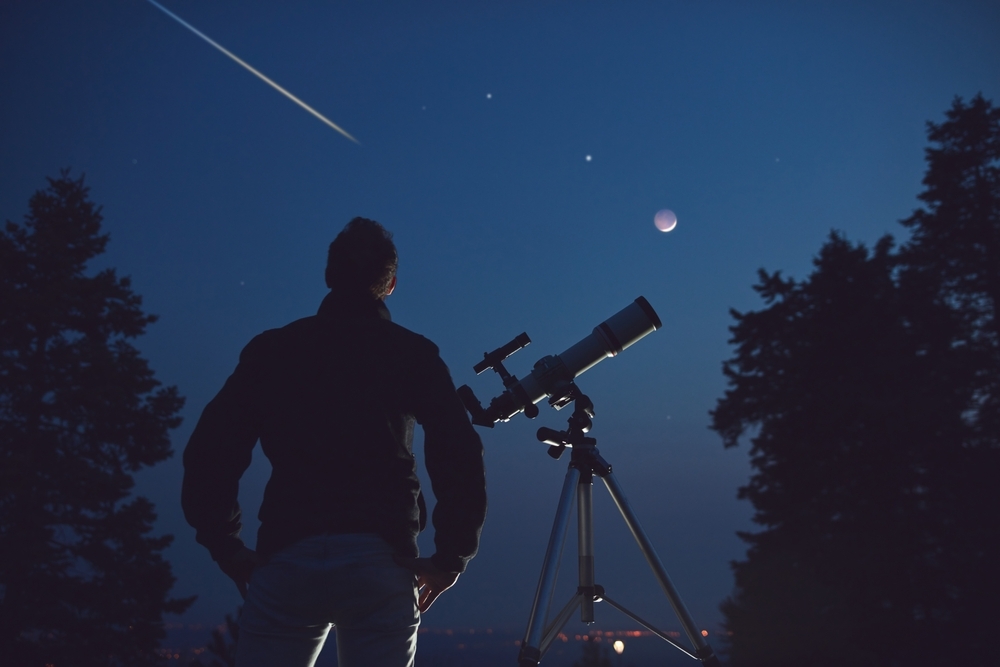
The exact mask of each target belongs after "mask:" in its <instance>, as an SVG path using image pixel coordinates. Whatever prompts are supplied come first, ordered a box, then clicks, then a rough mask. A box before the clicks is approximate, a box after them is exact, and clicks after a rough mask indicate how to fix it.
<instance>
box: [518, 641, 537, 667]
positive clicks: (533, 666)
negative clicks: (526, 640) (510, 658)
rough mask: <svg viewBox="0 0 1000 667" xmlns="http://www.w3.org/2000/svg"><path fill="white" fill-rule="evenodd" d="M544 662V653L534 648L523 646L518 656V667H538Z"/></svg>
mask: <svg viewBox="0 0 1000 667" xmlns="http://www.w3.org/2000/svg"><path fill="white" fill-rule="evenodd" d="M541 660H542V652H541V651H539V650H538V649H537V648H535V647H533V646H522V647H521V652H520V654H519V655H518V656H517V667H538V663H539V662H541Z"/></svg>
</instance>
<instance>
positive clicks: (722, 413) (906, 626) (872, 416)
mask: <svg viewBox="0 0 1000 667" xmlns="http://www.w3.org/2000/svg"><path fill="white" fill-rule="evenodd" d="M929 129H930V131H929V137H930V139H931V142H932V143H933V144H935V146H933V147H932V148H930V149H929V150H928V163H929V168H928V172H927V177H926V178H925V181H924V183H925V185H926V186H927V189H926V190H925V191H924V193H923V194H921V195H920V198H921V200H922V201H923V202H924V203H925V204H926V205H927V208H926V209H922V210H920V211H918V212H917V213H915V214H914V215H913V216H912V217H911V218H909V219H907V220H906V221H904V225H906V226H907V227H909V228H910V229H911V230H913V236H912V239H911V240H910V241H909V242H908V243H906V244H904V246H903V247H902V249H901V250H900V251H898V252H897V251H895V250H894V249H893V242H892V240H891V239H889V238H888V237H887V238H884V239H882V240H881V241H880V242H879V243H878V244H876V246H875V248H874V249H873V250H872V251H869V250H867V249H866V248H864V247H863V246H861V245H854V244H851V243H849V242H848V241H846V240H845V239H844V238H843V237H842V236H840V235H837V234H834V235H832V236H831V238H830V240H829V241H828V242H827V243H826V244H825V245H824V246H823V248H822V249H821V251H820V253H819V255H818V257H817V259H816V261H815V267H816V268H815V271H814V272H813V273H812V274H811V275H810V276H809V277H808V278H807V279H806V280H804V281H801V282H797V281H794V280H789V279H785V278H783V277H782V276H781V275H780V273H774V274H771V273H767V272H763V271H762V272H761V274H760V281H759V283H758V285H757V286H756V289H757V291H758V292H759V293H760V294H761V296H762V297H763V299H764V301H765V304H766V307H765V308H764V309H762V310H760V311H756V312H749V313H735V312H734V313H733V315H734V317H735V319H736V325H735V326H734V327H733V328H732V331H733V339H732V342H733V344H734V345H735V346H736V355H735V356H734V358H732V359H731V360H729V361H728V362H726V364H725V367H724V371H725V374H726V376H727V378H728V380H729V389H728V390H727V392H726V394H725V396H724V397H723V398H722V399H721V400H720V401H719V403H718V405H717V407H716V409H715V410H714V411H713V413H712V419H713V428H714V429H715V430H717V431H718V432H719V433H720V434H721V435H722V437H723V440H724V443H725V444H726V446H734V445H736V444H737V443H738V442H739V441H740V440H741V438H742V437H744V436H749V438H750V444H751V462H752V464H753V467H754V469H755V472H754V474H753V476H752V477H751V480H750V483H749V484H748V485H747V486H746V487H744V488H743V489H741V491H740V496H741V497H742V498H745V499H748V500H750V501H751V503H752V504H753V506H754V508H755V510H756V513H755V516H754V519H755V521H756V522H757V523H758V524H759V525H760V526H761V527H762V530H761V531H759V532H756V533H747V534H742V535H741V536H742V537H743V539H744V540H745V541H746V542H747V543H748V544H749V549H748V552H747V558H746V560H744V561H741V562H737V563H734V566H733V567H734V574H735V577H736V588H735V590H734V593H733V595H732V596H731V597H730V598H729V599H728V600H727V601H726V602H725V603H724V604H723V612H724V614H725V616H726V625H727V627H728V630H729V631H730V632H731V633H732V635H731V638H730V646H729V650H730V658H731V664H733V665H738V666H749V665H774V666H779V665H793V664H795V665H798V664H810V665H841V664H855V665H899V666H903V665H906V666H909V665H917V664H919V665H951V664H956V663H961V664H968V665H985V664H988V663H989V662H990V660H989V652H988V650H987V649H988V648H989V647H987V646H986V641H987V640H988V638H989V637H990V630H991V627H990V626H991V625H992V623H993V621H994V620H995V618H996V614H995V613H992V614H991V613H990V612H989V609H990V608H991V606H992V604H994V602H995V599H996V595H997V594H998V593H1000V586H998V585H997V581H998V577H997V574H996V567H995V563H996V562H998V561H1000V552H998V550H997V547H996V546H995V543H996V540H994V539H992V535H991V532H992V531H991V528H990V527H991V526H992V525H995V523H994V522H995V517H996V516H997V511H998V510H1000V506H998V501H1000V492H998V487H997V485H996V482H995V480H996V479H997V478H998V477H1000V465H998V458H997V457H998V453H1000V446H998V445H1000V431H998V429H997V421H998V420H997V419H996V417H995V415H996V407H995V406H996V405H997V403H1000V392H998V391H997V390H998V388H1000V374H998V372H997V370H998V369H1000V364H998V363H997V360H998V354H997V341H998V339H1000V338H998V335H997V318H996V316H995V313H996V297H997V295H1000V291H995V290H994V288H996V287H1000V280H998V277H1000V261H997V259H996V258H997V257H998V256H1000V255H998V254H997V253H998V252H1000V215H998V213H1000V188H998V187H997V186H998V184H1000V178H998V171H997V166H998V146H1000V118H998V113H997V111H996V110H994V109H992V106H991V105H990V103H989V102H987V101H985V100H983V99H982V98H981V97H977V98H975V99H974V100H973V101H972V102H971V103H970V104H969V105H965V104H963V103H962V102H961V100H958V101H956V102H955V104H954V106H953V107H952V109H951V111H949V113H948V119H947V121H946V122H945V123H942V124H940V125H937V124H931V125H930V127H929Z"/></svg>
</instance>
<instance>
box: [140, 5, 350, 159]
mask: <svg viewBox="0 0 1000 667" xmlns="http://www.w3.org/2000/svg"><path fill="white" fill-rule="evenodd" d="M148 2H149V4H151V5H153V6H154V7H156V8H157V9H159V10H160V11H161V12H163V13H164V14H166V15H167V16H169V17H170V18H172V19H173V20H175V21H177V22H178V23H180V24H181V25H182V26H184V27H185V28H187V29H188V30H190V31H191V32H193V33H194V34H196V35H198V36H199V37H201V38H202V39H203V40H205V41H206V42H208V43H209V44H211V45H212V46H214V47H215V48H217V49H218V50H220V51H222V52H223V53H225V54H226V55H227V56H229V57H230V58H232V59H233V60H235V61H236V62H237V63H239V64H240V65H242V66H243V67H245V68H246V69H248V70H249V71H250V73H251V74H253V75H255V76H256V77H257V78H259V79H260V80H261V81H263V82H264V83H266V84H267V85H269V86H271V87H272V88H274V89H275V90H277V91H278V92H279V93H281V94H282V95H284V96H285V97H287V98H288V99H290V100H291V101H293V102H295V103H296V104H298V105H299V106H300V107H302V108H303V109H305V110H306V111H308V112H309V113H311V114H312V115H314V116H316V118H319V119H320V120H321V121H323V122H324V123H326V124H327V125H329V126H330V127H332V128H333V129H335V130H336V131H337V132H340V133H341V134H342V135H344V136H345V137H347V138H348V139H350V140H351V141H353V142H354V143H356V144H359V145H360V143H361V142H359V141H358V140H357V139H355V138H354V137H352V136H351V135H350V134H349V133H348V132H347V131H346V130H345V129H344V128H342V127H340V126H339V125H337V124H336V123H334V122H333V121H332V120H330V119H329V118H327V117H326V116H324V115H323V114H321V113H320V112H318V111H316V110H315V109H313V108H312V107H311V106H309V105H308V104H306V103H305V102H303V101H302V100H300V99H299V98H297V97H295V95H292V94H291V93H290V92H288V91H287V90H285V89H284V88H282V87H281V86H279V85H278V84H276V83H275V82H274V81H271V80H270V79H269V78H267V77H266V76H264V74H262V73H261V72H258V71H257V70H255V69H254V68H253V67H251V66H250V64H249V63H247V62H244V61H243V60H241V59H240V58H239V57H238V56H237V55H236V54H235V53H232V52H231V51H229V50H228V49H226V47H224V46H222V45H221V44H219V43H218V42H216V41H215V40H214V39H212V38H211V37H209V36H208V35H206V34H205V33H203V32H201V31H200V30H198V29H197V28H195V27H194V26H193V25H191V24H190V23H188V22H187V21H185V20H184V19H182V18H181V17H179V16H177V14H174V13H173V12H172V11H170V10H169V9H167V8H166V7H164V6H163V5H161V4H160V3H158V2H156V1H155V0H148Z"/></svg>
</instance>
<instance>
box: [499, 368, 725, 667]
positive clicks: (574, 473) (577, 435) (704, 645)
mask: <svg viewBox="0 0 1000 667" xmlns="http://www.w3.org/2000/svg"><path fill="white" fill-rule="evenodd" d="M566 396H567V397H568V398H570V400H572V401H573V402H574V411H573V415H572V416H571V417H570V418H569V428H568V429H567V430H566V431H556V430H554V429H550V428H545V427H542V428H540V429H538V439H539V440H541V441H542V442H545V443H548V444H549V445H551V446H550V447H549V455H550V456H552V457H553V458H556V459H558V458H559V457H560V456H562V454H563V452H564V451H565V449H566V448H567V447H569V448H571V449H572V456H571V457H570V462H569V470H568V471H567V472H566V480H565V482H564V483H563V488H562V494H561V495H560V496H559V504H558V506H557V507H556V516H555V521H554V522H553V525H552V534H551V536H550V537H549V545H548V548H547V549H546V551H545V560H544V562H543V564H542V573H541V576H540V577H539V579H538V588H537V590H536V591H535V600H534V603H533V604H532V605H531V615H530V616H529V618H528V629H527V630H526V631H525V635H524V641H523V642H522V644H521V652H520V655H519V656H518V664H519V667H536V666H537V665H538V664H539V662H540V661H541V659H542V656H543V655H545V652H546V651H548V649H549V646H551V644H552V642H553V641H554V640H555V639H556V637H557V636H558V635H559V632H560V631H561V630H562V629H563V626H565V625H566V623H567V622H569V619H570V617H571V616H572V615H573V612H574V611H575V610H576V609H577V608H578V607H579V609H580V620H581V621H583V622H584V623H593V622H594V603H595V602H607V603H608V604H609V605H611V606H612V607H614V608H615V609H617V610H618V611H620V612H622V613H623V614H625V615H626V616H628V617H629V618H631V619H632V620H633V621H635V622H637V623H639V624H640V625H642V626H643V627H645V628H646V629H647V630H649V631H650V632H652V633H653V634H655V635H656V636H657V637H659V638H660V639H663V640H664V641H666V642H668V643H669V644H671V645H672V646H674V647H676V648H678V649H680V650H681V651H683V652H684V653H686V654H687V655H688V656H690V657H692V658H694V659H695V660H699V661H701V663H702V664H703V665H705V667H721V665H720V663H719V659H718V658H717V657H716V655H715V652H714V651H713V650H712V647H711V646H709V644H708V642H707V641H705V638H704V637H703V636H702V634H701V633H700V632H699V631H698V629H697V627H696V626H695V624H694V620H693V619H692V618H691V614H690V613H689V612H688V610H687V608H686V607H685V606H684V602H683V601H682V600H681V599H680V596H679V595H678V594H677V590H676V589H675V588H674V585H673V584H672V583H671V582H670V577H668V576H667V572H666V570H665V569H664V568H663V563H661V562H660V559H659V557H658V556H657V555H656V552H655V551H654V550H653V546H652V544H650V542H649V538H648V537H647V536H646V533H645V531H643V529H642V526H640V525H639V520H638V519H637V518H636V516H635V512H634V511H633V510H632V507H631V505H629V503H628V500H626V498H625V494H624V493H623V492H622V488H621V486H620V485H619V484H618V481H617V480H616V479H615V476H614V475H613V474H612V473H611V465H610V464H609V463H608V462H607V461H605V460H604V458H603V457H601V455H600V453H598V451H597V441H596V440H595V439H594V438H590V437H587V435H586V433H587V432H588V431H590V428H591V426H592V425H593V422H592V421H591V420H592V419H593V417H594V404H593V403H592V402H591V400H590V399H589V398H588V397H587V396H585V395H584V394H582V393H581V392H580V391H579V390H578V389H577V388H576V386H575V385H572V383H571V387H570V389H569V391H568V392H567V394H566ZM594 475H596V476H598V477H600V478H601V480H602V481H603V482H604V484H605V486H607V487H608V491H609V492H610V493H611V497H612V499H613V500H614V501H615V505H617V506H618V510H619V511H620V512H621V514H622V517H623V518H624V519H625V523H626V524H627V525H628V528H629V530H630V531H631V532H632V536H633V537H635V540H636V542H637V543H638V544H639V549H640V550H641V551H642V555H643V556H645V558H646V562H647V563H648V564H649V567H650V568H651V569H652V570H653V575H654V576H655V577H656V580H657V581H658V582H659V584H660V587H661V588H662V589H663V592H664V593H665V594H666V596H667V600H669V602H670V606H671V607H673V610H674V613H675V614H677V618H678V619H679V620H680V622H681V626H682V627H683V628H684V632H685V634H686V635H687V637H688V639H689V640H690V642H691V644H692V645H693V646H694V647H695V650H694V652H693V653H692V652H691V651H689V650H688V649H686V648H684V647H683V646H681V645H680V644H678V643H677V642H675V641H674V640H673V639H671V638H670V637H668V636H667V635H666V633H664V632H663V631H662V630H659V629H657V628H656V627H654V626H653V625H652V624H650V623H649V622H647V621H645V620H643V619H642V618H640V617H639V616H637V615H636V614H634V613H632V612H631V611H629V610H628V609H626V608H625V607H623V606H622V605H620V604H618V603H617V602H615V601H614V600H612V599H611V598H609V597H607V595H605V593H604V588H603V587H602V586H600V585H598V584H596V583H595V582H594V514H593V478H594ZM574 495H575V496H576V501H577V505H578V512H577V529H578V530H577V532H578V536H579V539H578V551H579V585H578V587H577V589H576V594H575V595H574V596H573V597H571V598H570V600H569V602H568V603H566V606H564V607H563V608H562V611H560V612H559V613H558V614H557V615H556V617H555V618H554V619H553V620H552V622H551V623H550V624H549V625H548V626H547V627H546V626H545V622H546V619H547V617H548V614H549V607H550V605H551V603H552V596H553V593H554V589H555V584H556V574H557V570H558V567H559V556H560V554H561V553H562V545H563V543H564V542H565V539H566V532H567V529H568V527H569V516H570V513H571V512H572V509H573V497H574Z"/></svg>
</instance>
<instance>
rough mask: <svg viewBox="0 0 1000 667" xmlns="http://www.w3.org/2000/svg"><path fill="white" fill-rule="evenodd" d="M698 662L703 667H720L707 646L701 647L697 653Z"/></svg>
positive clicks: (717, 659)
mask: <svg viewBox="0 0 1000 667" xmlns="http://www.w3.org/2000/svg"><path fill="white" fill-rule="evenodd" d="M698 660H700V661H701V664H703V665H704V666H705V667H722V663H721V662H719V658H718V656H717V655H715V651H713V650H712V647H711V646H709V645H707V644H706V645H705V646H703V647H702V648H701V649H700V650H699V651H698Z"/></svg>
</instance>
